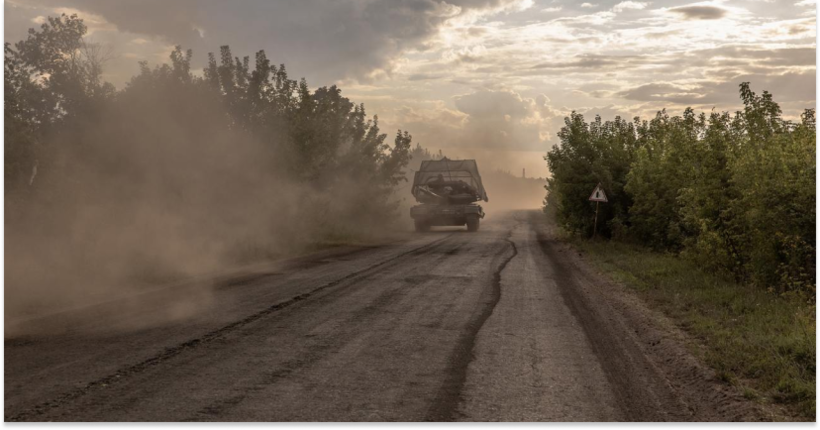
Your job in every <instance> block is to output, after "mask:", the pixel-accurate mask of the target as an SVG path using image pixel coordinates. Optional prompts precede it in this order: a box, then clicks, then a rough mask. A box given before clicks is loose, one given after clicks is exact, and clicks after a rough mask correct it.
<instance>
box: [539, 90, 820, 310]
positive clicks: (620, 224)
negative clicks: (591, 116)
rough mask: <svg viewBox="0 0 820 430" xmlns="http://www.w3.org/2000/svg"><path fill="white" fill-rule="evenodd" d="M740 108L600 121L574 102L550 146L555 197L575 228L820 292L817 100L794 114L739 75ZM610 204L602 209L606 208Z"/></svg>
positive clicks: (563, 219) (749, 278) (795, 289)
mask: <svg viewBox="0 0 820 430" xmlns="http://www.w3.org/2000/svg"><path fill="white" fill-rule="evenodd" d="M740 96H741V99H742V101H743V104H744V109H743V111H739V112H737V113H735V114H734V115H731V114H729V113H728V112H723V113H719V112H712V113H711V114H709V115H708V116H707V115H705V114H701V115H695V113H694V111H693V110H692V109H687V110H686V111H685V112H684V114H683V116H682V117H678V116H675V117H670V116H669V115H668V114H667V113H666V112H665V111H661V112H658V114H657V115H656V117H655V118H653V119H652V120H650V121H641V120H640V119H638V118H636V119H635V122H634V123H626V122H624V121H622V120H621V119H620V118H616V119H615V120H614V121H607V122H604V123H602V122H601V120H600V118H596V120H595V121H594V122H592V123H587V122H585V121H584V119H583V117H582V116H581V115H579V114H576V113H573V114H572V115H571V116H570V117H569V118H567V119H566V126H565V127H564V128H562V129H561V132H559V133H558V136H559V137H560V139H561V143H560V145H558V146H556V147H554V148H553V149H552V150H551V151H550V152H549V154H548V155H547V161H548V163H549V167H550V171H551V172H552V177H551V178H550V179H549V182H548V186H547V188H548V190H549V195H548V197H547V205H548V206H552V208H551V209H552V210H554V211H555V213H556V217H557V219H558V220H559V222H560V223H561V224H562V225H563V226H564V227H566V228H567V230H569V231H571V232H574V233H580V234H583V235H586V236H589V235H591V233H592V223H593V220H594V203H590V202H588V201H587V198H588V196H589V193H590V192H591V191H592V189H593V188H594V187H595V184H596V183H599V182H600V183H601V184H602V186H603V187H604V190H605V191H606V193H607V196H608V197H609V200H610V202H609V203H608V204H605V205H601V208H602V210H601V211H600V213H599V223H600V224H599V231H600V232H601V233H603V234H604V235H605V236H617V237H621V238H629V239H631V240H636V241H638V242H641V243H643V244H646V245H649V246H651V247H653V248H655V249H663V250H670V251H675V252H680V253H682V254H683V255H684V256H687V257H689V258H691V259H693V260H695V261H696V262H698V263H699V264H701V266H702V267H705V268H709V269H713V270H718V271H725V272H726V273H729V274H731V275H732V276H734V277H735V278H736V279H737V280H738V281H742V282H750V283H753V284H757V285H759V286H761V287H764V288H771V289H773V290H777V291H779V292H791V293H792V294H798V295H801V296H802V297H803V298H804V299H805V300H809V301H810V302H813V301H814V296H815V285H816V267H815V263H814V261H815V256H816V243H815V216H816V213H815V174H816V162H815V153H816V134H815V133H816V125H815V114H814V110H813V109H810V110H807V111H806V112H805V113H804V114H803V116H802V120H801V121H800V122H799V123H796V124H795V123H792V122H789V121H785V120H783V119H782V117H781V110H780V107H779V106H778V104H777V103H775V102H774V100H773V97H772V95H771V94H769V93H768V92H764V93H763V94H762V95H756V94H755V93H754V92H752V91H751V89H750V87H749V84H748V83H744V84H742V85H741V86H740ZM604 208H605V209H604Z"/></svg>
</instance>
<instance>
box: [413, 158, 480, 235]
mask: <svg viewBox="0 0 820 430" xmlns="http://www.w3.org/2000/svg"><path fill="white" fill-rule="evenodd" d="M411 191H412V193H413V197H415V198H416V201H417V202H419V203H420V204H418V205H415V206H413V207H412V208H410V216H411V217H412V218H413V221H414V222H415V224H416V231H427V230H429V229H430V227H431V226H451V225H466V226H467V230H468V231H478V226H479V223H480V222H481V219H482V218H484V210H483V209H482V208H481V206H479V205H477V204H475V203H476V202H478V201H481V200H484V201H485V202H487V201H489V199H488V198H487V192H486V191H484V184H482V183H481V175H479V174H478V164H476V162H475V160H451V159H449V158H447V157H444V158H442V159H440V160H424V161H422V162H421V168H419V171H418V172H416V174H415V176H414V177H413V188H412V189H411Z"/></svg>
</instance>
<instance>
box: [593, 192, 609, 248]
mask: <svg viewBox="0 0 820 430" xmlns="http://www.w3.org/2000/svg"><path fill="white" fill-rule="evenodd" d="M589 201H591V202H595V224H594V225H593V226H592V237H593V238H594V237H595V236H596V235H597V234H598V205H600V204H601V202H604V203H606V202H607V201H608V200H607V199H606V193H605V192H604V189H603V188H601V183H600V182H599V183H598V185H596V186H595V189H594V190H592V195H590V196H589Z"/></svg>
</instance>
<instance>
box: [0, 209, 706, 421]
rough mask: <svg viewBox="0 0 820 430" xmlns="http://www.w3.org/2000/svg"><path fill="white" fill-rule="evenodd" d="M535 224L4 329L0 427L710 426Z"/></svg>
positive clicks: (180, 288) (444, 233)
mask: <svg viewBox="0 0 820 430" xmlns="http://www.w3.org/2000/svg"><path fill="white" fill-rule="evenodd" d="M544 222H545V221H543V217H542V216H541V215H540V214H539V212H537V211H531V212H527V211H521V212H516V213H512V212H510V213H503V214H496V215H492V216H490V217H488V218H486V219H485V222H483V223H482V226H481V230H480V231H479V232H477V233H467V232H466V231H463V230H458V229H441V230H439V231H433V232H429V233H424V234H417V235H413V236H411V238H410V239H409V240H407V241H403V242H398V243H393V244H389V245H384V246H378V247H362V248H345V249H340V250H334V251H328V252H323V253H319V254H315V255H311V256H308V257H303V258H299V259H294V260H290V261H285V262H279V263H276V264H272V265H270V266H269V267H264V268H261V269H258V270H256V271H253V272H250V273H242V274H235V275H233V276H228V277H223V278H221V279H218V280H209V281H195V282H194V281H191V282H189V283H185V284H180V285H177V286H174V287H169V288H164V289H159V290H157V291H155V292H151V293H147V294H143V295H141V296H139V297H133V298H129V299H128V300H122V301H118V302H112V303H106V304H101V305H97V306H90V307H87V308H83V309H77V310H73V311H70V312H64V313H61V314H53V315H48V316H43V317H42V318H37V319H31V320H28V321H24V322H20V323H19V324H18V326H17V327H14V326H12V328H13V329H14V331H13V333H15V334H14V335H12V336H9V325H8V324H7V331H6V338H5V384H4V392H5V420H6V421H453V420H464V421H646V420H649V421H662V420H674V421H685V420H706V419H720V418H722V417H720V416H716V415H714V414H713V413H712V412H711V411H709V410H708V406H707V407H706V409H704V408H700V409H698V408H696V407H694V406H693V404H692V402H691V401H690V402H689V403H687V400H686V398H687V397H686V395H684V394H686V393H683V392H682V391H681V390H682V389H681V388H680V387H678V388H675V387H676V384H675V383H674V382H675V381H674V380H673V381H671V382H670V380H669V378H668V376H667V375H666V374H665V373H664V372H663V369H661V368H659V367H658V366H657V365H656V364H655V362H654V361H653V360H652V359H651V357H649V358H648V357H646V356H645V352H644V350H643V349H642V347H641V346H640V345H638V343H640V340H639V339H635V338H634V336H635V334H634V330H633V327H629V326H628V325H627V326H624V325H623V324H615V323H613V321H614V320H613V319H612V318H614V317H612V318H610V316H609V315H610V314H609V312H610V311H609V310H607V309H605V308H606V306H605V305H602V304H600V303H601V301H600V300H597V299H595V298H589V297H588V295H589V294H592V293H591V292H590V291H588V288H585V287H583V284H581V283H579V282H580V281H579V280H578V279H576V277H575V275H574V269H573V266H572V265H571V264H570V263H569V262H568V260H566V259H565V258H564V257H563V250H562V249H559V248H557V247H556V246H555V244H554V243H553V241H552V239H550V238H549V236H545V233H544V231H546V230H545V229H547V230H548V229H549V226H546V225H544ZM630 332H631V333H630ZM690 385H691V384H690ZM697 389H699V388H690V391H691V390H697ZM695 395H699V394H698V393H696V392H695Z"/></svg>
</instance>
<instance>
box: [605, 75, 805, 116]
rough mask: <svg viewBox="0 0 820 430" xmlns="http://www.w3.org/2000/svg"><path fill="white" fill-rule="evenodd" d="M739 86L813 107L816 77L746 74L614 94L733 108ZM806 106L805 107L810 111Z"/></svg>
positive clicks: (641, 99)
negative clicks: (742, 85) (744, 83)
mask: <svg viewBox="0 0 820 430" xmlns="http://www.w3.org/2000/svg"><path fill="white" fill-rule="evenodd" d="M741 82H751V84H752V89H753V90H755V91H757V92H762V91H764V90H766V91H769V92H770V93H772V95H773V96H774V99H775V101H777V100H781V101H783V100H787V101H790V102H794V101H800V102H803V103H806V104H810V106H814V94H815V91H816V88H817V87H816V73H815V71H814V70H812V71H810V72H805V73H784V74H782V75H762V74H746V75H739V76H735V77H732V78H731V79H728V80H726V81H700V82H695V83H692V84H688V85H683V84H677V83H665V82H658V83H650V84H644V85H640V86H637V87H633V88H629V89H626V90H623V91H620V92H618V93H617V95H618V96H619V97H623V98H625V99H628V100H636V101H644V102H650V101H654V102H663V103H673V104H678V105H714V106H737V105H738V103H739V102H740V99H739V96H738V88H739V86H740V83H741ZM810 106H807V107H810Z"/></svg>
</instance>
